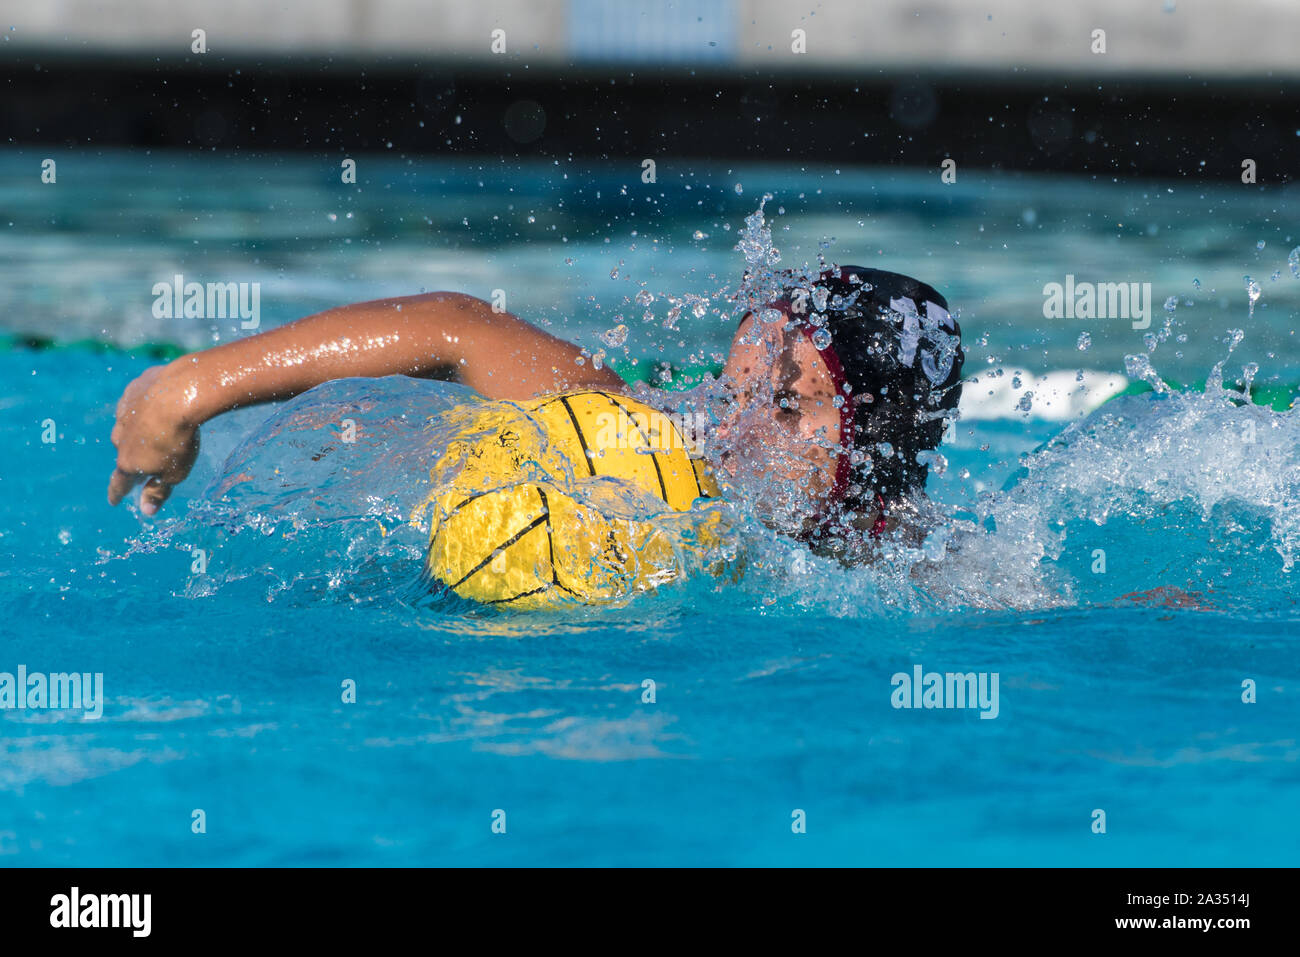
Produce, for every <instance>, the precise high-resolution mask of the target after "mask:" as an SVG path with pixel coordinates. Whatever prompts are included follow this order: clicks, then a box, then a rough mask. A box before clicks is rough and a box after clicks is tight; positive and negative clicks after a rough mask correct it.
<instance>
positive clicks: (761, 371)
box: [719, 316, 840, 509]
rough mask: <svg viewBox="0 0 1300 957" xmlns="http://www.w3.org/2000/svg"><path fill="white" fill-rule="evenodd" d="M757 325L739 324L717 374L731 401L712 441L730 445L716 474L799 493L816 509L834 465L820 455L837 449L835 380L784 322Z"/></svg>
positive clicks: (830, 482) (752, 321)
mask: <svg viewBox="0 0 1300 957" xmlns="http://www.w3.org/2000/svg"><path fill="white" fill-rule="evenodd" d="M757 322H758V320H756V319H754V318H753V317H752V316H751V317H749V318H747V319H745V321H744V322H743V323H741V325H740V327H739V328H738V329H737V331H736V336H735V338H734V339H733V340H732V344H731V353H730V355H728V357H727V362H726V365H725V367H724V368H723V376H724V379H725V381H727V382H729V383H730V384H731V386H732V390H733V395H734V405H733V407H732V411H731V413H730V414H729V415H728V416H727V418H726V419H725V420H724V422H723V423H722V425H721V427H720V428H719V438H720V439H721V440H722V441H723V442H724V443H726V444H728V445H731V446H732V449H731V450H729V451H726V452H724V453H723V455H722V462H723V467H724V468H726V469H728V470H729V471H731V472H732V474H733V475H737V474H739V473H741V472H742V471H751V472H757V473H758V474H759V476H760V477H764V478H770V479H775V480H776V481H777V483H779V484H784V485H786V486H787V487H788V488H791V489H800V490H803V494H804V495H805V496H806V497H807V499H808V501H807V504H808V505H809V506H811V507H812V508H814V509H815V508H818V507H820V506H822V505H823V504H825V501H826V498H827V496H828V495H829V493H830V491H831V489H832V488H833V487H834V484H835V470H836V466H837V459H836V457H835V456H834V455H832V453H831V451H830V448H827V446H830V447H832V448H833V447H835V446H838V445H839V442H840V412H839V410H838V409H837V408H836V407H835V404H834V402H835V394H836V393H835V380H834V378H833V377H832V376H831V374H830V372H829V370H827V368H826V364H825V362H823V361H822V358H821V356H820V354H819V353H818V351H817V349H816V347H814V346H813V344H812V342H811V341H809V339H808V337H807V336H806V335H804V334H803V333H802V332H801V331H799V330H798V329H795V328H793V327H792V326H791V325H790V321H789V319H788V318H783V319H781V320H779V321H777V322H773V323H760V324H759V325H760V326H761V328H758V329H756V328H755V324H756V323H757ZM756 333H757V334H756ZM764 380H766V382H765V381H764ZM764 386H766V388H765V387H764ZM767 389H770V390H771V397H770V400H769V398H768V396H767V395H766V394H765V393H766V392H767Z"/></svg>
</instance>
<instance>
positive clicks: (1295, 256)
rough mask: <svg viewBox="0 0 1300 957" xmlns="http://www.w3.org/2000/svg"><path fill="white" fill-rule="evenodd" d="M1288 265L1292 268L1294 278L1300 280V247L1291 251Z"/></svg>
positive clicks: (1287, 261) (1287, 258)
mask: <svg viewBox="0 0 1300 957" xmlns="http://www.w3.org/2000/svg"><path fill="white" fill-rule="evenodd" d="M1286 264H1287V265H1288V266H1290V267H1291V276H1292V278H1294V279H1300V246H1297V247H1296V248H1295V249H1293V250H1291V255H1289V256H1287V257H1286Z"/></svg>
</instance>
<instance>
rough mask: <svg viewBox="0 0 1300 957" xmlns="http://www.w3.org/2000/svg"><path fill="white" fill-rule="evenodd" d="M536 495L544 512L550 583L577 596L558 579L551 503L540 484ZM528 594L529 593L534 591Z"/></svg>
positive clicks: (558, 571) (558, 572)
mask: <svg viewBox="0 0 1300 957" xmlns="http://www.w3.org/2000/svg"><path fill="white" fill-rule="evenodd" d="M537 495H538V497H539V498H540V499H541V500H542V511H543V512H545V513H546V548H547V551H548V553H549V555H550V558H551V584H552V585H554V586H555V587H556V588H558V589H560V591H567V592H568V593H569V594H570V595H573V596H574V597H577V596H578V593H577V592H576V591H574V590H573V589H572V588H570V587H568V586H567V585H565V584H564V583H563V582H561V581H560V570H559V569H558V568H557V567H556V565H555V538H554V536H553V532H554V529H553V528H552V527H551V503H550V502H549V501H547V499H546V493H545V492H544V491H543V490H542V489H541V487H540V486H539V487H538V489H537ZM528 594H530V595H531V594H534V592H529V593H528ZM518 597H522V596H518Z"/></svg>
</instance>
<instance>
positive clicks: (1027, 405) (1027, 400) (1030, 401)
mask: <svg viewBox="0 0 1300 957" xmlns="http://www.w3.org/2000/svg"><path fill="white" fill-rule="evenodd" d="M1033 407H1034V394H1033V393H1032V392H1026V393H1025V394H1024V395H1022V396H1021V397H1020V401H1019V402H1017V403H1016V408H1017V409H1019V410H1020V411H1021V412H1028V411H1029V410H1030V409H1032V408H1033Z"/></svg>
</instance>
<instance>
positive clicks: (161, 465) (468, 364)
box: [108, 292, 625, 515]
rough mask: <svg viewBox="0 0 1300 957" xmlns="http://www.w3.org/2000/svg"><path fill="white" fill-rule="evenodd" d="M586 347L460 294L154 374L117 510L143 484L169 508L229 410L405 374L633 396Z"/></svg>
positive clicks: (491, 388)
mask: <svg viewBox="0 0 1300 957" xmlns="http://www.w3.org/2000/svg"><path fill="white" fill-rule="evenodd" d="M581 357H582V350H581V349H579V347H577V346H575V345H573V344H572V343H568V342H565V341H564V340H562V339H557V338H556V337H555V336H552V335H550V334H549V333H546V332H543V331H542V330H540V329H537V328H535V327H534V326H531V325H529V324H528V323H526V322H524V321H523V320H522V319H519V318H517V317H515V316H512V315H510V314H509V313H503V312H502V313H498V312H493V311H492V307H491V306H489V305H488V304H487V303H486V302H483V301H482V300H480V299H475V298H474V297H472V296H466V295H462V294H460V293H451V292H435V293H427V294H424V295H419V296H404V297H401V298H397V299H378V300H375V301H373V302H360V303H355V304H353V305H350V306H342V307H340V308H338V309H328V310H326V311H325V312H320V313H317V314H316V315H314V316H308V317H306V318H305V319H299V320H298V321H297V322H292V323H289V324H288V325H286V326H281V327H279V328H278V329H272V330H270V331H269V332H264V333H261V334H260V335H256V336H250V337H249V338H247V339H240V340H239V341H237V342H229V343H226V344H225V345H221V346H217V347H215V348H212V349H205V350H203V351H201V352H194V353H191V354H190V355H187V356H182V357H181V358H179V359H177V360H175V361H174V362H171V363H169V364H167V365H165V366H156V367H154V368H152V369H149V370H147V371H146V372H145V373H144V374H143V375H141V376H140V377H139V378H138V379H136V380H135V381H134V382H132V383H131V384H130V385H128V386H127V388H126V391H125V392H123V394H122V398H121V399H120V400H119V401H118V403H117V422H116V424H115V425H114V426H113V432H112V440H113V444H114V445H115V446H116V447H117V467H116V469H115V470H114V472H113V476H112V478H111V479H110V480H109V483H108V501H109V503H110V504H112V505H116V504H117V503H118V502H120V501H122V499H123V498H125V497H126V496H127V495H128V494H130V492H131V489H132V488H134V487H135V486H136V485H137V484H139V483H140V482H141V481H144V482H145V486H144V490H143V491H142V493H141V496H140V508H141V511H143V512H144V513H145V514H146V515H152V514H154V513H155V512H157V511H158V507H159V506H160V505H162V503H163V502H164V501H166V499H167V496H168V495H170V494H171V490H172V488H173V487H175V486H176V485H178V484H179V483H180V482H181V481H183V480H184V478H185V476H187V475H188V474H189V472H190V468H191V467H193V465H194V460H195V458H196V457H197V455H198V429H199V426H200V425H202V424H203V423H204V422H206V421H208V420H209V419H212V418H214V417H216V416H218V415H220V414H221V413H223V412H228V411H230V410H231V409H237V408H240V407H242V406H246V405H256V404H257V403H260V402H269V401H272V400H275V399H287V398H290V397H292V396H295V395H298V394H299V393H301V392H306V391H307V390H308V389H310V388H312V387H313V386H316V385H320V383H322V382H327V381H329V380H330V379H343V378H348V377H350V376H363V377H374V376H385V375H395V374H404V375H409V376H418V377H423V378H438V379H450V380H454V381H456V382H461V383H463V384H465V385H467V386H469V387H470V388H472V389H474V390H475V391H477V392H479V393H481V394H482V395H484V396H487V397H488V398H490V399H525V398H531V397H533V396H535V395H542V394H545V393H548V392H559V391H563V390H565V389H574V388H599V389H617V390H622V389H624V388H625V386H624V383H623V380H622V379H620V378H619V377H618V375H616V374H615V373H614V372H613V371H611V370H610V369H608V368H603V369H597V368H594V367H593V366H592V364H591V362H590V361H586V362H582V364H579V360H580V359H581Z"/></svg>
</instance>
